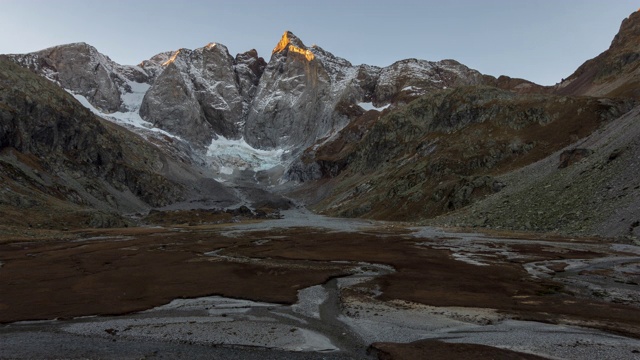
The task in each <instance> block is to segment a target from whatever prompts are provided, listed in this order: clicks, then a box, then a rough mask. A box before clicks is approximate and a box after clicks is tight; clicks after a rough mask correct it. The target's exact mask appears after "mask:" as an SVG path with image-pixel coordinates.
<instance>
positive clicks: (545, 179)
mask: <svg viewBox="0 0 640 360" xmlns="http://www.w3.org/2000/svg"><path fill="white" fill-rule="evenodd" d="M638 24H640V15H639V14H638V13H634V14H632V15H631V16H630V17H629V18H628V19H625V21H624V22H623V24H622V26H621V31H620V34H618V35H617V36H616V38H615V39H614V41H613V43H612V46H611V48H610V49H609V50H607V51H606V52H604V53H603V54H601V55H600V56H598V57H597V58H596V59H593V60H590V61H587V62H586V63H585V64H584V65H583V66H581V68H580V69H578V71H576V73H575V74H574V75H572V76H571V77H570V78H569V79H567V80H566V81H565V82H563V83H562V84H560V85H558V86H557V87H554V88H542V87H539V86H536V85H535V84H528V83H527V82H526V81H521V80H518V79H508V78H504V77H502V78H499V79H493V80H491V79H487V80H485V84H491V85H493V87H482V86H480V87H478V86H475V87H460V88H456V89H453V90H444V91H440V92H435V93H433V94H431V95H428V96H424V97H422V98H419V99H417V100H415V101H413V102H411V103H410V104H409V105H408V106H406V107H404V108H402V109H397V110H395V111H391V112H389V111H385V112H382V113H377V112H373V111H371V112H369V113H366V114H364V115H362V116H360V117H359V118H357V119H356V120H355V121H353V122H352V123H351V124H350V125H349V126H348V127H346V128H345V129H344V130H343V131H342V132H340V133H339V134H338V135H337V136H335V137H333V138H332V139H331V140H330V141H326V142H323V143H318V144H316V145H314V146H312V147H310V148H308V149H307V150H306V151H305V153H304V155H303V156H302V158H301V160H300V161H298V162H297V163H295V164H294V166H292V167H291V169H290V171H289V173H288V175H289V177H290V178H291V179H294V180H298V181H304V182H305V184H304V185H303V186H302V188H301V189H300V190H299V191H298V192H296V195H297V196H299V197H300V198H302V199H305V200H306V201H308V202H309V203H311V204H314V208H315V209H316V210H318V211H323V212H325V213H328V214H333V215H340V216H362V217H375V218H381V219H396V220H407V219H409V220H419V219H426V218H431V220H429V223H430V224H436V225H445V226H474V227H475V226H480V227H490V228H506V229H515V230H535V231H548V232H556V233H557V232H560V233H566V234H581V235H590V234H595V235H601V236H615V237H630V238H632V239H637V237H638V236H639V235H640V231H639V230H638V229H639V226H638V223H640V218H638V216H639V214H638V211H637V209H638V204H640V193H639V192H638V189H639V188H640V184H638V181H637V179H636V176H635V175H634V174H636V172H637V168H638V164H637V159H638V151H640V150H639V147H638V144H637V141H636V139H637V135H638V134H637V132H638V131H639V130H638V127H637V126H636V125H635V124H637V119H638V111H639V110H638V109H639V108H638V107H637V105H638V102H637V94H635V89H636V86H635V85H634V84H635V81H636V80H635V78H636V75H635V72H636V69H637V68H638V64H640V62H639V60H640V57H636V56H635V55H633V54H634V53H635V51H636V50H635V49H636V48H637V41H636V40H637V33H638V31H637V29H639V28H640V25H638ZM578 85H579V86H578ZM497 87H499V88H500V89H498V88H497ZM505 89H507V90H505ZM562 94H566V95H562ZM570 94H573V95H570ZM575 95H589V96H588V97H585V96H575ZM604 95H607V96H606V97H605V96H604Z"/></svg>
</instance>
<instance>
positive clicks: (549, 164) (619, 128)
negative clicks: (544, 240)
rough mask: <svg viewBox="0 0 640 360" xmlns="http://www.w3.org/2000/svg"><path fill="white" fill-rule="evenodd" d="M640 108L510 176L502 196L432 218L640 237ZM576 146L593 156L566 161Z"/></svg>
mask: <svg viewBox="0 0 640 360" xmlns="http://www.w3.org/2000/svg"><path fill="white" fill-rule="evenodd" d="M639 120H640V108H635V109H633V110H632V111H631V112H629V113H628V114H626V115H624V116H622V117H621V118H619V119H616V120H614V121H612V122H611V123H609V124H607V125H606V126H604V127H603V128H601V129H599V130H598V131H596V132H594V133H593V134H591V135H590V136H588V137H587V138H585V139H582V140H580V141H577V142H575V143H573V144H571V145H570V146H568V147H566V148H564V149H561V150H559V151H557V152H555V153H553V154H552V155H550V156H548V157H546V158H545V159H542V160H541V161H539V162H536V163H534V164H531V165H530V166H527V167H525V168H522V169H519V170H517V171H514V172H512V173H509V174H505V175H504V176H501V177H499V181H501V182H503V183H504V184H506V185H507V186H506V187H505V188H504V190H503V191H502V192H501V193H500V194H496V195H494V196H491V197H488V198H487V199H485V200H484V201H482V202H479V203H477V204H474V205H472V206H470V207H468V208H465V209H462V210H460V211H457V212H454V213H452V214H449V215H446V216H443V217H441V218H438V219H434V220H432V223H433V224H439V225H463V226H468V225H483V226H486V227H492V228H507V229H525V230H537V231H553V232H562V233H569V234H582V235H587V234H596V235H601V236H615V237H629V238H632V239H633V238H636V239H637V237H638V236H640V227H639V224H640V212H639V209H640V180H639V179H638V176H637V174H638V172H639V171H640V160H639V159H640V127H639V126H638V121H639ZM576 150H583V151H582V153H584V154H586V155H587V156H585V157H583V158H580V157H577V158H576V157H574V160H573V161H569V162H568V164H567V165H568V166H566V167H563V166H562V165H564V164H562V162H561V161H562V160H565V159H567V156H568V155H570V154H576V153H577V151H576Z"/></svg>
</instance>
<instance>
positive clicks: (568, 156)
mask: <svg viewBox="0 0 640 360" xmlns="http://www.w3.org/2000/svg"><path fill="white" fill-rule="evenodd" d="M591 154H593V150H590V149H571V150H565V151H563V152H562V153H561V154H560V163H559V164H558V169H564V168H566V167H568V166H571V165H573V164H575V163H577V162H578V161H580V160H582V159H584V158H586V157H588V156H590V155H591Z"/></svg>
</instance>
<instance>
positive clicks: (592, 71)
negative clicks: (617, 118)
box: [554, 12, 640, 99]
mask: <svg viewBox="0 0 640 360" xmlns="http://www.w3.org/2000/svg"><path fill="white" fill-rule="evenodd" d="M639 44H640V12H634V13H633V14H631V15H629V17H627V18H626V19H624V20H623V21H622V24H621V25H620V30H619V32H618V34H617V35H616V36H615V38H614V39H613V41H612V42H611V46H610V47H609V49H607V50H606V51H604V52H603V53H601V54H600V55H598V56H597V57H595V58H593V59H591V60H588V61H587V62H585V63H584V64H582V65H581V66H580V67H579V68H578V69H577V70H576V71H575V72H574V73H573V74H572V75H571V76H569V77H568V78H567V79H566V80H563V81H562V82H561V83H560V84H558V85H557V86H556V87H555V88H554V90H555V92H557V93H559V94H561V95H588V96H609V97H624V98H633V99H640V87H638V85H639V84H640V67H639V66H638V65H639V63H640V45H639Z"/></svg>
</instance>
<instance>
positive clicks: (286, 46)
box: [271, 31, 315, 61]
mask: <svg viewBox="0 0 640 360" xmlns="http://www.w3.org/2000/svg"><path fill="white" fill-rule="evenodd" d="M289 52H293V53H297V54H301V55H303V56H304V57H305V58H306V59H307V60H308V61H311V60H313V59H314V58H315V56H314V55H313V53H312V52H311V51H309V49H307V47H306V46H305V45H304V43H303V42H302V40H300V39H299V38H298V37H297V36H295V35H294V34H293V33H292V32H291V31H285V32H284V34H282V38H280V41H279V42H278V44H277V45H276V47H275V48H273V51H272V52H271V54H272V55H273V54H277V53H284V54H285V55H286V54H287V53H289Z"/></svg>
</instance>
